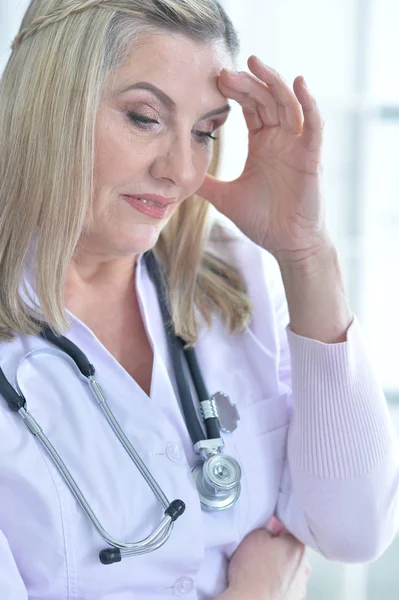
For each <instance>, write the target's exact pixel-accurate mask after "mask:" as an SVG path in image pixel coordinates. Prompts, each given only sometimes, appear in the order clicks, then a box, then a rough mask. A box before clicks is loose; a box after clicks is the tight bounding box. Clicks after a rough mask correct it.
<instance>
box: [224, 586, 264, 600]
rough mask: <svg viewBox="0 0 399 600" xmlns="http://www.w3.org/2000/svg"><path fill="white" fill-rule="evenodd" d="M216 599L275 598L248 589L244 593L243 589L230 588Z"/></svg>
mask: <svg viewBox="0 0 399 600" xmlns="http://www.w3.org/2000/svg"><path fill="white" fill-rule="evenodd" d="M215 600H273V598H272V597H271V596H267V597H266V596H264V595H262V596H258V595H256V594H253V593H251V592H249V591H248V594H245V593H244V594H243V592H242V590H241V589H234V588H228V589H227V590H226V591H225V592H223V594H221V595H220V596H217V598H215Z"/></svg>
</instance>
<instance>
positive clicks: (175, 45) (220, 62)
mask: <svg viewBox="0 0 399 600" xmlns="http://www.w3.org/2000/svg"><path fill="white" fill-rule="evenodd" d="M224 67H226V68H230V69H231V68H232V67H233V61H232V58H231V56H230V53H229V51H228V50H227V48H226V46H225V44H224V42H222V41H220V42H211V43H201V42H196V41H194V40H191V39H189V38H187V37H186V36H184V35H179V34H170V33H153V34H145V35H144V34H142V35H141V36H140V37H139V38H138V39H137V40H136V41H135V42H134V43H133V44H132V46H131V49H130V51H129V53H128V55H127V57H126V60H125V62H124V63H123V64H122V65H120V66H119V67H118V68H117V69H116V71H115V72H114V74H113V77H112V82H111V81H110V91H118V90H120V89H124V88H126V87H128V86H129V85H131V84H134V83H135V82H137V81H148V82H150V83H152V84H154V85H156V86H158V87H160V88H161V89H162V90H163V91H164V92H166V93H167V94H168V95H170V96H171V97H172V98H173V99H174V100H175V101H176V102H177V103H180V102H181V101H182V100H183V99H184V98H186V99H188V98H196V100H197V102H198V104H208V103H209V102H212V101H213V102H220V101H223V100H224V97H223V95H222V94H221V92H220V91H219V90H218V87H217V82H216V78H217V76H218V75H219V73H220V71H221V69H223V68H224ZM179 101H180V102H179Z"/></svg>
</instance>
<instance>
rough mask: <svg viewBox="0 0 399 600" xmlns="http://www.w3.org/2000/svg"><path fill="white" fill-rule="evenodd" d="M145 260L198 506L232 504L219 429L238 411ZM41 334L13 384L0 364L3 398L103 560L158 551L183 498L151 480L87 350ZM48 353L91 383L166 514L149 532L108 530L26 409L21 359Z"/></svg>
mask: <svg viewBox="0 0 399 600" xmlns="http://www.w3.org/2000/svg"><path fill="white" fill-rule="evenodd" d="M144 259H145V262H146V265H147V269H148V273H149V275H150V277H151V279H152V281H153V282H154V285H155V287H156V291H157V295H158V300H159V304H160V307H161V312H162V318H163V321H164V326H165V332H166V336H167V341H168V347H169V351H170V355H171V359H172V365H173V371H174V374H175V378H176V385H177V389H178V394H179V398H180V404H181V409H182V412H183V416H184V419H185V422H186V425H187V429H188V432H189V434H190V437H191V440H192V443H193V446H194V451H195V452H196V454H198V455H199V456H200V457H201V459H202V460H201V461H200V462H199V463H198V464H197V465H195V466H194V468H193V470H192V474H193V477H194V480H195V483H196V486H197V490H198V494H199V497H200V502H201V506H202V508H203V509H204V510H224V509H226V508H229V507H231V506H233V505H234V504H235V503H236V501H237V500H238V498H239V496H240V491H241V483H240V482H241V468H240V465H239V464H238V462H237V461H236V459H235V458H233V457H232V456H229V455H227V454H224V453H223V446H224V442H223V439H222V436H221V432H222V431H223V432H232V431H233V430H234V429H235V428H236V427H237V421H238V419H239V415H238V412H237V409H236V407H235V406H234V405H233V404H232V403H231V402H230V399H229V398H228V396H226V395H225V394H223V393H221V392H218V393H217V394H214V395H213V396H212V397H211V396H210V395H209V394H208V392H207V389H206V386H205V383H204V380H203V378H202V374H201V370H200V368H199V365H198V360H197V356H196V353H195V351H194V349H193V348H185V342H184V340H182V339H181V338H180V337H178V336H176V335H175V334H174V331H173V327H172V323H171V319H170V311H169V304H168V302H169V299H168V295H167V291H166V290H167V286H166V281H165V278H164V275H163V272H162V270H161V269H160V267H159V265H158V264H157V262H156V260H155V257H154V255H153V253H152V252H147V253H146V254H145V255H144ZM40 336H41V337H42V338H43V339H44V340H46V341H47V342H49V343H50V344H51V345H52V346H53V347H50V348H42V349H39V350H33V351H31V352H29V353H28V354H26V355H25V356H24V357H23V358H22V360H21V361H20V363H19V365H18V368H17V373H16V384H15V388H14V387H13V386H12V385H11V384H10V383H9V382H8V380H7V379H6V377H5V375H4V372H3V371H2V369H0V394H1V395H2V396H3V397H4V399H5V400H6V402H7V404H8V406H9V408H10V409H11V410H12V411H13V412H16V413H19V415H20V416H21V417H22V419H23V421H24V423H25V425H26V427H27V428H28V429H29V431H30V432H31V434H32V435H34V436H35V437H36V439H38V440H39V441H40V443H41V444H42V445H43V446H44V448H45V449H46V451H47V452H48V454H49V455H50V457H51V459H52V460H53V462H54V464H55V466H56V467H57V469H58V471H59V472H60V474H61V475H62V477H63V479H64V480H65V482H66V484H67V486H68V487H69V489H70V490H71V492H72V494H73V495H74V496H75V498H76V500H77V501H78V503H79V504H80V506H81V508H82V509H83V511H84V513H85V514H86V516H87V518H88V519H89V520H90V521H91V523H92V525H93V526H94V527H95V529H96V531H97V532H98V533H99V535H100V536H101V537H102V538H103V539H104V540H105V542H107V544H109V546H110V547H108V548H105V549H104V550H102V551H101V552H100V554H99V557H100V561H101V562H102V563H103V564H112V563H115V562H119V561H121V560H122V558H124V557H127V556H134V555H138V554H146V553H148V552H153V551H154V550H157V549H158V548H160V547H161V546H163V544H165V542H166V541H167V540H168V539H169V537H170V535H171V533H172V529H173V526H174V523H175V521H176V520H177V519H178V518H179V517H180V516H181V515H182V514H183V513H184V511H185V504H184V502H183V501H182V500H179V499H176V500H173V501H172V502H170V501H169V500H168V498H167V497H166V495H165V494H164V492H163V491H162V489H161V488H160V486H159V485H158V483H157V482H156V481H155V479H154V477H153V476H152V474H151V473H150V471H149V469H148V468H147V467H146V465H145V464H144V462H143V461H142V459H141V458H140V456H139V454H138V453H137V452H136V450H135V449H134V447H133V446H132V444H131V442H130V441H129V439H128V438H127V436H126V435H125V433H124V432H123V430H122V428H121V426H120V425H119V423H118V421H117V420H116V418H115V416H114V414H113V412H112V411H111V409H110V407H109V405H108V403H107V400H106V398H105V396H104V394H103V391H102V389H101V387H100V385H99V384H98V382H97V381H96V379H95V377H94V375H95V368H94V366H93V365H92V364H91V363H90V361H89V359H88V358H87V357H86V355H85V354H84V353H83V352H82V351H81V350H80V349H79V348H78V347H77V346H76V345H75V344H74V343H73V342H71V341H70V340H69V339H67V338H66V337H63V336H58V335H56V334H54V332H53V331H52V330H51V329H50V328H49V327H47V326H45V325H43V326H42V327H41V330H40ZM48 354H51V355H55V356H57V357H60V358H62V359H63V360H65V361H67V362H68V363H69V364H70V365H71V366H72V368H73V369H74V370H75V371H76V373H77V375H78V376H79V378H80V379H82V380H84V381H85V382H86V383H87V384H88V385H89V387H90V390H91V391H92V393H93V395H94V397H95V399H96V401H97V403H98V404H99V406H100V408H101V410H102V412H103V413H104V415H105V418H106V419H107V421H108V423H109V425H110V427H111V429H112V430H113V431H114V433H115V435H116V436H117V438H118V440H119V442H120V443H121V444H122V446H123V448H124V449H125V450H126V452H127V454H128V455H129V457H130V458H131V460H132V461H133V463H134V464H135V465H136V467H137V469H138V470H139V472H140V473H141V475H142V477H143V478H144V479H145V481H146V483H147V484H148V485H149V487H150V488H151V490H152V491H153V493H154V494H155V496H156V498H157V499H158V501H159V502H160V503H161V505H162V506H163V509H164V516H163V518H162V520H161V522H160V524H159V525H158V527H156V528H155V529H154V531H153V532H152V533H151V534H150V535H148V536H147V537H146V538H144V539H142V540H140V541H139V542H121V541H118V540H116V539H115V538H113V537H112V536H111V535H109V534H108V533H107V531H106V530H105V529H104V528H103V526H102V525H101V523H100V521H99V520H98V518H97V517H96V515H95V513H94V512H93V510H92V508H91V506H90V504H89V503H88V501H87V500H86V498H85V496H84V495H83V493H82V491H81V489H80V488H79V486H78V484H77V483H76V481H75V479H74V478H73V476H72V475H71V473H70V471H69V470H68V468H67V467H66V465H65V463H64V461H63V460H62V458H61V456H60V455H59V454H58V452H57V451H56V449H55V448H54V446H53V445H52V443H51V442H50V440H49V439H48V437H47V436H46V434H45V433H44V431H43V429H42V428H41V427H40V425H39V423H38V422H37V421H36V420H35V419H34V417H33V416H32V414H31V413H30V412H29V411H28V409H27V403H26V399H25V397H24V395H23V393H22V392H21V387H20V385H19V381H18V373H19V371H20V369H21V366H22V365H23V363H24V362H25V361H27V360H29V359H31V358H32V357H33V356H37V355H48ZM186 367H188V371H189V373H190V376H191V379H192V382H193V384H194V388H195V391H196V395H197V397H198V400H199V410H200V413H201V414H202V417H203V423H204V426H205V431H204V428H203V426H202V425H201V423H200V419H199V417H198V414H197V408H196V406H195V404H194V402H193V399H192V396H191V391H190V385H189V380H188V373H187V368H186Z"/></svg>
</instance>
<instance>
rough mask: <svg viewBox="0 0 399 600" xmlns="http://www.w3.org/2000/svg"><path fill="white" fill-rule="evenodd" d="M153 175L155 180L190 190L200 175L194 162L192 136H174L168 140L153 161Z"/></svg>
mask: <svg viewBox="0 0 399 600" xmlns="http://www.w3.org/2000/svg"><path fill="white" fill-rule="evenodd" d="M151 175H152V176H153V177H154V178H155V179H168V180H169V181H171V182H172V183H173V184H174V185H175V186H176V187H179V188H190V187H191V186H192V185H193V184H194V183H195V181H196V178H197V175H198V174H197V171H196V168H195V165H194V161H193V149H192V142H191V135H190V136H183V135H179V136H174V137H173V138H171V139H170V140H168V142H167V143H166V144H165V145H164V146H163V147H162V148H161V149H160V152H159V155H158V156H157V157H156V159H155V160H154V161H153V164H152V167H151Z"/></svg>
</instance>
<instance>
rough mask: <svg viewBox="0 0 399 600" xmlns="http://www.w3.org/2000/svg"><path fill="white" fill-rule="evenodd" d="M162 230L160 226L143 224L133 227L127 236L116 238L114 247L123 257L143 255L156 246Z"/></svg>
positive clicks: (114, 238)
mask: <svg viewBox="0 0 399 600" xmlns="http://www.w3.org/2000/svg"><path fill="white" fill-rule="evenodd" d="M162 229H163V228H162V227H159V225H158V226H155V227H154V226H153V225H150V224H148V225H147V224H143V223H140V224H137V225H133V226H132V228H131V230H130V232H126V233H125V235H123V234H122V235H120V234H119V235H116V236H114V237H113V244H112V245H113V246H114V248H115V249H117V253H118V254H120V255H122V256H127V255H137V254H142V253H143V252H147V251H148V250H151V248H153V247H154V246H155V245H156V243H157V241H158V239H159V236H160V234H161V231H162Z"/></svg>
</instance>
